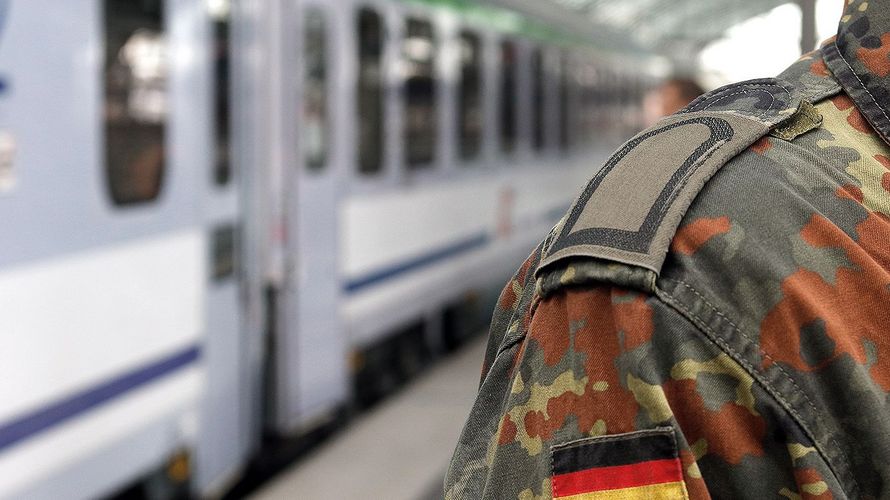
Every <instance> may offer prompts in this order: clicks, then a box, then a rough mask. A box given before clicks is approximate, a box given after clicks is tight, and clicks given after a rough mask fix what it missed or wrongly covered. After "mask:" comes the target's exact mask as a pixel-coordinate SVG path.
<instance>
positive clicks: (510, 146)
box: [501, 42, 517, 153]
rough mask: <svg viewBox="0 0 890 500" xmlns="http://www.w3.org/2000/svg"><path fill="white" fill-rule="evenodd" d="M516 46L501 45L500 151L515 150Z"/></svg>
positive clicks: (509, 43) (511, 43)
mask: <svg viewBox="0 0 890 500" xmlns="http://www.w3.org/2000/svg"><path fill="white" fill-rule="evenodd" d="M516 55H517V54H516V44H515V43H513V42H502V43H501V149H502V150H503V151H504V152H505V153H510V152H512V151H513V150H514V149H515V148H516V94H517V91H516V84H517V81H516V68H517V61H516Z"/></svg>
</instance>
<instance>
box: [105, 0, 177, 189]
mask: <svg viewBox="0 0 890 500" xmlns="http://www.w3.org/2000/svg"><path fill="white" fill-rule="evenodd" d="M104 26H105V63H104V82H105V109H104V119H105V169H106V175H107V178H108V185H109V188H110V191H111V198H112V200H113V201H114V203H115V204H116V205H131V204H136V203H145V202H148V201H151V200H154V199H155V198H157V197H158V194H159V193H160V191H161V183H162V181H163V174H164V165H165V160H166V152H165V150H164V135H165V129H166V123H167V117H168V110H167V106H168V102H167V101H168V95H167V72H168V61H167V47H166V42H165V39H164V28H163V26H164V11H163V0H141V1H138V2H134V1H132V0H105V2H104Z"/></svg>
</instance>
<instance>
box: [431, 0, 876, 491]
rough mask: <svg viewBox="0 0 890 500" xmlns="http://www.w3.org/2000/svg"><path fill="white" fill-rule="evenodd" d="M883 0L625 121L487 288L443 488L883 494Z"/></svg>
mask: <svg viewBox="0 0 890 500" xmlns="http://www.w3.org/2000/svg"><path fill="white" fill-rule="evenodd" d="M888 56H890V0H848V4H847V5H846V7H845V12H844V15H843V18H842V20H841V23H840V29H839V33H838V35H837V36H836V37H835V38H834V39H830V40H828V41H827V42H825V43H824V44H823V45H822V48H821V49H820V50H817V51H815V52H813V53H810V54H808V55H806V56H804V57H803V58H802V59H800V60H799V61H798V62H796V63H795V64H793V65H792V66H791V67H790V68H789V69H788V70H786V71H785V72H784V73H782V74H781V75H780V76H779V77H778V78H774V79H773V78H770V79H761V80H752V81H747V82H743V83H738V84H734V85H730V86H727V87H724V88H721V89H718V90H716V91H713V92H711V93H709V94H706V95H704V96H702V97H701V98H699V99H697V100H696V101H694V102H692V103H691V104H690V105H689V106H688V107H686V108H685V109H683V110H682V111H681V112H679V113H678V114H676V115H673V116H670V117H667V118H665V119H664V120H662V121H661V122H659V123H658V124H656V125H655V126H653V127H652V128H650V129H649V130H646V131H644V132H642V133H641V134H639V135H638V136H636V137H635V138H633V139H631V140H630V141H629V142H627V143H626V144H625V145H624V146H622V147H621V149H619V150H618V151H617V152H616V153H615V154H614V156H612V157H611V159H609V160H608V161H607V162H606V164H605V165H604V166H603V167H602V168H601V169H600V170H599V171H597V172H596V174H595V175H594V177H593V179H592V180H591V181H590V183H589V184H588V185H587V187H586V189H585V190H584V191H583V193H582V194H581V196H580V197H579V199H578V200H577V201H576V202H575V204H574V205H573V207H572V208H571V210H570V211H569V213H568V214H567V215H566V216H565V217H564V218H563V220H562V221H561V222H560V223H559V224H558V225H557V226H556V227H555V228H554V229H553V231H552V232H551V234H550V235H549V236H548V237H547V238H546V239H545V241H544V242H543V243H542V244H541V245H540V246H539V247H538V248H537V250H535V251H534V252H533V253H532V255H531V257H530V258H529V259H528V261H526V262H525V264H524V265H523V266H522V267H521V268H520V269H519V272H518V273H517V274H516V275H515V277H514V278H513V280H512V281H511V282H510V283H509V284H508V285H507V287H506V288H505V289H504V291H503V293H502V295H501V298H500V302H499V305H498V308H497V310H496V312H495V316H494V320H493V323H492V328H491V336H490V341H489V347H488V351H487V354H486V361H485V365H484V370H483V377H482V383H481V386H480V389H479V394H478V398H477V401H476V403H475V405H474V407H473V409H472V413H471V415H470V417H469V420H468V422H467V424H466V428H465V429H464V432H463V435H462V436H461V438H460V442H459V444H458V446H457V449H456V451H455V453H454V458H453V459H452V463H451V468H450V471H449V473H448V475H447V478H446V481H445V483H446V485H445V487H446V497H447V498H449V499H479V498H496V499H520V500H532V499H540V498H551V497H552V498H571V499H582V498H583V499H617V498H621V499H630V498H649V499H659V498H663V499H666V498H695V499H700V498H709V497H716V498H756V499H763V498H788V499H800V498H803V499H815V498H890V407H888V391H890V147H888V140H890V59H888Z"/></svg>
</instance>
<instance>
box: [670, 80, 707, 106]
mask: <svg viewBox="0 0 890 500" xmlns="http://www.w3.org/2000/svg"><path fill="white" fill-rule="evenodd" d="M662 87H663V88H669V87H673V88H675V89H677V91H678V92H679V93H680V96H681V97H682V98H683V99H685V100H687V101H689V102H691V101H692V100H694V99H695V98H696V97H698V96H700V95H702V94H704V93H705V89H703V88H702V87H701V85H699V84H698V82H696V81H695V80H693V79H692V78H686V77H674V78H670V79H668V80H666V81H665V82H664V83H663V84H662Z"/></svg>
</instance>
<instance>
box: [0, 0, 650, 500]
mask: <svg viewBox="0 0 890 500" xmlns="http://www.w3.org/2000/svg"><path fill="white" fill-rule="evenodd" d="M619 63H620V61H616V60H615V59H614V58H611V57H609V56H606V55H602V54H597V53H596V52H595V47H592V46H588V45H586V44H584V43H581V42H579V41H578V40H574V39H570V37H567V36H562V35H561V34H559V33H557V32H555V31H552V30H546V29H542V28H541V27H540V26H537V25H535V24H534V23H533V22H529V21H528V20H523V19H521V18H519V17H518V16H516V15H515V14H508V13H506V12H502V11H498V10H494V9H488V8H481V7H474V6H472V5H470V4H468V3H465V2H453V3H448V2H433V1H431V2H414V3H405V2H395V1H352V0H344V1H337V2H331V1H324V0H245V1H236V2H233V3H231V4H229V3H228V2H226V1H224V0H216V1H213V0H210V1H206V2H205V1H197V0H144V1H139V2H136V1H130V0H101V1H99V0H65V1H61V0H27V1H25V0H7V1H0V220H2V224H0V242H2V246H0V304H2V306H0V498H29V499H30V498H94V497H97V496H105V495H110V494H113V493H115V492H116V491H119V490H120V488H122V487H125V486H126V485H128V484H131V483H133V482H134V481H138V480H141V479H145V478H147V477H153V474H154V473H155V472H156V471H158V470H161V469H163V468H164V467H166V466H168V465H169V464H171V463H172V464H174V465H175V464H177V463H179V465H180V466H181V465H182V463H181V461H180V462H177V461H176V460H173V461H172V462H171V457H182V456H184V455H185V454H187V455H188V456H189V457H190V461H191V463H192V464H193V467H192V469H193V470H192V471H191V474H190V475H191V481H190V488H191V490H192V493H194V494H196V495H201V496H213V495H216V494H219V493H220V492H222V491H225V489H226V488H227V487H228V486H230V485H231V483H232V481H233V480H235V479H236V478H237V477H238V476H239V474H240V473H241V471H242V469H243V467H244V466H245V464H246V463H247V462H248V460H249V458H250V457H251V456H252V455H254V454H255V453H257V452H258V451H259V447H260V444H261V439H260V438H261V436H262V434H263V432H267V433H268V432H271V433H275V434H280V435H293V434H295V433H300V432H304V431H305V430H306V429H308V428H311V426H312V425H314V424H316V423H317V422H319V421H320V420H321V419H324V418H325V416H327V415H330V414H331V412H333V411H336V410H337V409H338V408H341V407H343V406H344V405H345V404H347V403H348V402H349V401H350V400H351V399H352V398H353V397H354V387H355V385H354V382H355V373H356V367H355V364H354V361H355V359H356V356H355V354H356V353H362V352H367V351H368V350H369V349H372V348H373V347H374V346H376V345H381V344H383V343H385V342H386V340H387V339H388V338H390V337H391V335H392V334H393V332H397V331H399V329H401V328H404V327H405V326H406V325H410V324H419V325H422V332H423V333H422V337H423V343H424V348H425V349H430V350H436V349H438V348H440V346H441V343H442V333H443V332H442V326H441V311H442V310H443V308H445V307H447V306H448V305H450V304H454V303H455V302H456V301H459V300H460V299H461V298H462V297H464V296H465V294H467V293H468V292H471V291H478V290H487V289H490V288H492V287H498V286H499V285H500V284H501V283H503V282H504V279H505V278H506V277H507V276H508V275H509V273H510V272H512V270H513V269H514V268H515V267H516V265H517V264H518V263H519V262H521V260H522V259H523V258H524V257H525V256H526V255H527V253H528V252H529V251H530V249H531V248H532V247H533V245H534V244H535V242H536V241H537V240H539V239H540V238H541V237H542V235H543V234H544V233H545V232H546V231H547V230H548V229H549V228H550V227H551V226H552V224H553V223H554V222H555V221H556V218H557V217H558V216H559V215H561V214H562V212H564V210H565V209H566V208H567V206H568V204H569V202H570V201H571V199H572V198H573V197H574V196H575V194H576V192H577V190H578V189H579V186H580V185H581V184H582V182H583V181H584V179H586V178H587V177H589V176H590V174H591V172H592V169H593V168H596V166H598V165H599V164H600V163H601V160H602V154H603V153H605V152H607V151H608V150H609V149H611V148H612V147H614V146H615V144H616V142H617V141H618V139H620V138H621V137H622V136H626V135H629V133H630V132H631V131H633V129H635V128H638V127H639V123H638V119H639V117H640V115H641V113H640V112H639V109H638V104H639V92H640V91H641V90H642V88H643V86H644V84H645V83H646V79H647V78H648V77H647V76H646V75H643V74H640V73H638V72H632V71H630V70H626V69H623V68H621V67H620V64H619ZM505 75H512V76H509V77H508V76H505ZM536 75H537V76H536ZM597 132H598V133H597ZM350 360H353V362H352V363H351V362H350ZM167 469H168V472H169V474H172V475H174V476H175V475H176V474H177V472H176V467H167ZM181 472H182V471H181V470H180V473H181ZM169 474H168V475H169ZM159 491H160V490H159ZM161 496H162V495H161Z"/></svg>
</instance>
